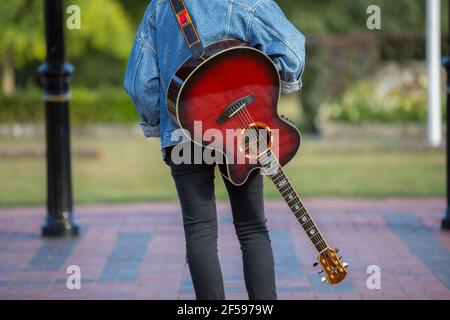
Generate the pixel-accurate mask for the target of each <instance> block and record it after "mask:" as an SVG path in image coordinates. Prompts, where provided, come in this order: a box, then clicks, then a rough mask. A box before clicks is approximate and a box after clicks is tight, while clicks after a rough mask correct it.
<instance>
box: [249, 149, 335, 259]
mask: <svg viewBox="0 0 450 320" xmlns="http://www.w3.org/2000/svg"><path fill="white" fill-rule="evenodd" d="M258 161H259V163H260V164H261V166H262V167H263V169H264V171H265V172H266V174H267V176H268V177H269V178H270V179H271V180H272V182H273V183H274V185H275V186H276V188H277V189H278V191H279V192H280V194H281V195H282V197H283V199H284V200H285V201H286V203H287V205H288V206H289V208H290V209H291V211H292V213H293V214H294V216H295V218H296V219H297V221H298V222H299V223H300V225H301V226H302V228H303V230H304V231H305V233H306V235H307V236H308V238H309V240H311V242H312V244H313V246H314V247H315V248H316V250H317V252H319V253H321V252H323V251H324V250H325V249H327V248H328V244H327V242H326V241H325V239H324V237H323V236H322V234H321V233H320V231H319V229H318V228H317V226H316V224H315V223H314V221H313V220H312V219H311V216H310V215H309V213H308V210H306V208H305V206H304V205H303V202H302V200H301V199H300V197H299V195H298V194H297V192H296V191H295V190H294V188H293V187H292V185H291V183H290V182H289V179H288V178H287V176H286V175H285V173H284V172H283V170H282V168H281V165H280V163H279V162H278V159H277V158H276V157H275V156H274V155H273V153H272V152H271V151H270V149H269V150H268V151H267V152H265V153H264V154H262V155H261V156H260V157H259V158H258Z"/></svg>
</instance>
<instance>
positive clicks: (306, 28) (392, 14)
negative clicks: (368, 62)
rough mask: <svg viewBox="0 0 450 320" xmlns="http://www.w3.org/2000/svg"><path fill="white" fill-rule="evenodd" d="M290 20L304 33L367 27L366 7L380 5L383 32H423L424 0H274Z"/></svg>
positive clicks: (346, 30)
mask: <svg viewBox="0 0 450 320" xmlns="http://www.w3.org/2000/svg"><path fill="white" fill-rule="evenodd" d="M277 2H278V3H279V4H280V6H281V7H282V8H283V9H284V11H285V13H286V15H287V16H288V17H289V18H290V20H291V21H292V22H293V23H294V24H295V25H296V26H297V27H298V28H299V29H300V30H302V32H304V33H305V34H306V35H307V36H310V35H318V34H320V35H324V34H343V33H348V32H355V31H367V28H366V20H367V17H368V14H367V13H366V10H367V7H369V6H370V5H378V6H379V7H380V9H381V17H382V30H381V32H382V33H384V34H391V35H392V34H401V33H405V32H407V33H415V32H420V33H423V31H424V29H425V12H426V10H425V1H414V0H396V1H392V0H301V1H298V0H278V1H277ZM447 6H448V3H447V1H443V2H442V17H443V20H442V27H443V30H447V17H446V16H447V15H446V13H447V12H448V11H447Z"/></svg>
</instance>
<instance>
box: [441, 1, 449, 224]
mask: <svg viewBox="0 0 450 320" xmlns="http://www.w3.org/2000/svg"><path fill="white" fill-rule="evenodd" d="M448 20H449V21H448V28H449V30H448V38H447V41H448V46H449V48H448V50H449V55H448V56H446V57H445V59H444V66H445V69H446V70H447V116H446V119H447V130H446V131H447V139H446V140H447V210H446V212H445V217H444V218H443V219H442V229H444V230H449V229H450V170H449V161H450V148H449V146H450V143H449V136H448V130H449V127H448V124H449V121H448V119H449V110H450V109H449V106H450V4H449V5H448Z"/></svg>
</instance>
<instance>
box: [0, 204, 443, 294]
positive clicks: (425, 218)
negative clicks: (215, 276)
mask: <svg viewBox="0 0 450 320" xmlns="http://www.w3.org/2000/svg"><path fill="white" fill-rule="evenodd" d="M306 203H307V204H308V206H309V208H310V211H311V213H312V214H313V215H314V217H315V220H316V221H317V223H318V224H319V226H320V227H321V230H322V231H323V233H324V234H325V235H326V236H327V238H328V240H329V243H330V244H332V245H335V246H339V247H340V248H341V254H342V255H343V256H344V260H346V261H348V262H349V263H350V269H349V270H350V276H349V279H348V280H347V282H346V283H345V285H342V286H337V287H335V288H332V289H330V288H329V287H328V286H327V285H323V284H321V283H319V282H318V280H317V279H318V275H317V274H316V272H317V271H318V270H315V269H313V268H312V262H313V261H314V259H315V253H314V251H313V249H312V247H311V245H310V244H309V243H308V242H307V239H306V237H305V236H304V235H303V233H302V231H301V230H300V229H299V227H298V225H297V224H296V221H295V219H294V218H293V217H292V216H291V214H290V213H289V212H288V211H287V207H286V206H285V205H284V204H283V203H282V202H280V201H270V202H267V204H266V211H267V217H268V220H269V227H270V230H271V232H272V244H273V246H274V251H275V258H276V259H277V287H278V289H279V290H278V295H279V298H280V299H450V288H449V283H450V279H449V277H450V261H449V260H450V259H448V257H450V232H443V231H441V230H440V228H439V226H440V219H441V218H442V215H443V212H444V207H445V201H444V200H443V199H419V200H411V199H385V200H342V199H341V200H340V199H308V200H306ZM218 210H219V221H220V223H219V225H220V236H219V238H220V242H219V252H220V259H221V262H222V269H223V274H224V279H225V287H226V292H227V299H246V298H247V295H246V293H245V287H244V283H243V280H242V266H241V257H240V250H239V244H238V242H237V239H236V237H235V235H234V228H233V226H232V223H231V214H230V208H229V205H228V204H226V203H219V205H218ZM75 215H76V219H77V222H78V223H79V224H80V225H81V226H82V230H83V232H82V236H81V237H79V238H78V239H77V240H72V241H74V242H73V243H72V245H69V246H67V247H64V248H63V249H57V248H60V247H59V244H63V242H62V241H60V240H56V241H53V242H52V241H49V240H44V239H42V238H40V233H39V231H40V226H41V224H42V222H43V221H44V217H45V209H44V208H18V209H9V208H3V209H0V298H3V299H193V298H194V294H193V291H192V284H191V283H190V278H189V271H188V268H187V265H185V252H184V248H185V244H184V237H183V229H182V227H181V217H180V214H179V209H178V205H177V204H174V203H157V204H155V203H151V204H150V203H149V204H133V205H128V204H121V205H95V206H79V207H77V208H76V212H75ZM280 231H281V232H280ZM120 235H126V236H125V238H123V239H122V238H120ZM146 236H149V240H146V239H147V238H146ZM120 239H122V240H120ZM130 239H131V240H130ZM424 239H425V241H426V242H427V243H425V244H424V246H422V245H421V243H416V240H417V241H424ZM128 241H137V242H136V243H139V244H140V248H141V249H140V250H142V252H135V253H134V254H133V256H129V255H127V254H128V253H127V250H129V249H127V248H128V247H126V246H125V249H123V245H126V244H127V243H128ZM132 243H133V244H134V243H135V242H132ZM128 244H129V243H128ZM121 248H122V249H121ZM285 248H288V249H285ZM283 249H284V251H286V250H288V252H283ZM39 250H40V251H39ZM54 250H60V251H58V252H59V253H55V252H56V251H54ZM61 250H62V251H61ZM37 252H39V254H37ZM113 252H114V254H113ZM42 253H46V254H48V255H46V256H45V257H43V256H39V255H40V254H42ZM53 254H55V255H58V254H59V255H58V256H56V257H53ZM139 255H141V258H139V257H138V256H139ZM134 258H136V259H134ZM46 259H49V261H47V260H46ZM122 260H123V261H122ZM72 264H75V265H79V266H80V268H81V276H82V278H81V285H82V289H81V290H69V289H67V287H66V284H65V281H66V278H67V276H68V275H67V274H66V272H65V270H66V267H67V266H68V265H72ZM369 265H378V266H379V267H380V268H381V273H382V274H381V286H382V289H381V290H369V289H368V288H367V287H366V279H367V277H368V276H369V275H368V274H367V273H366V268H367V266H369ZM123 266H125V270H124V267H123ZM46 268H47V269H46ZM127 269H134V271H133V270H127ZM108 270H109V271H108ZM116 270H118V271H117V272H116ZM110 271H111V272H112V273H110ZM113 271H114V272H116V273H114V272H113Z"/></svg>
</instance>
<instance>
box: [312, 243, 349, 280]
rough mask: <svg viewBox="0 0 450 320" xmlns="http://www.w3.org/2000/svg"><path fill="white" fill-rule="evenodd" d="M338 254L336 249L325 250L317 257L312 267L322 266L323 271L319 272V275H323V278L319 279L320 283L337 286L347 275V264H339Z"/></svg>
mask: <svg viewBox="0 0 450 320" xmlns="http://www.w3.org/2000/svg"><path fill="white" fill-rule="evenodd" d="M338 252H339V249H338V248H336V249H331V248H327V249H326V250H325V251H323V252H322V253H321V254H319V256H318V257H317V262H316V263H314V266H317V265H319V264H320V265H321V266H322V268H323V269H322V270H321V271H320V272H319V274H321V273H325V276H323V277H322V279H321V281H322V282H328V283H329V284H331V285H333V284H338V283H339V282H341V281H342V280H344V278H345V276H346V275H347V267H348V263H346V262H341V259H342V257H339V256H338V255H337V253H338Z"/></svg>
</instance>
